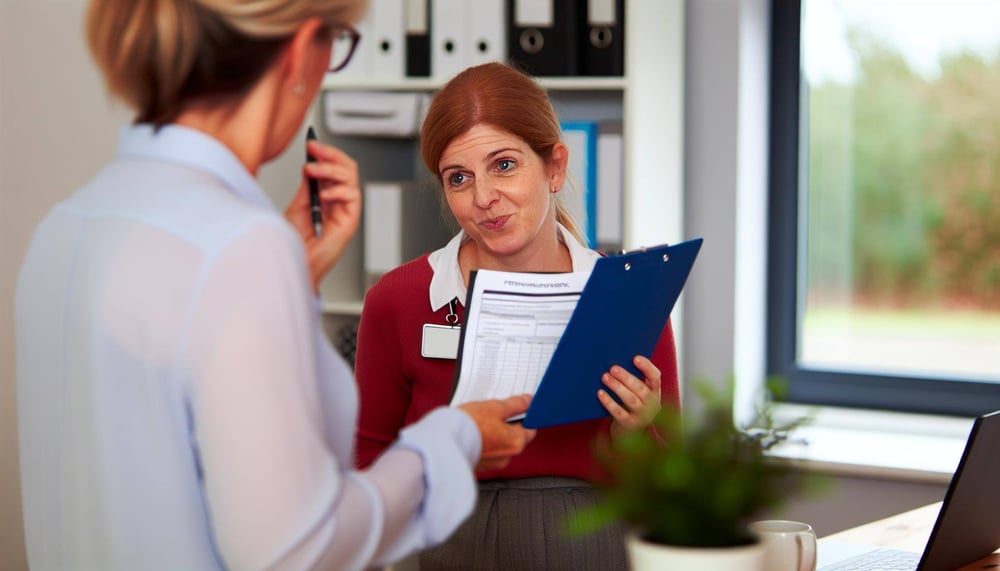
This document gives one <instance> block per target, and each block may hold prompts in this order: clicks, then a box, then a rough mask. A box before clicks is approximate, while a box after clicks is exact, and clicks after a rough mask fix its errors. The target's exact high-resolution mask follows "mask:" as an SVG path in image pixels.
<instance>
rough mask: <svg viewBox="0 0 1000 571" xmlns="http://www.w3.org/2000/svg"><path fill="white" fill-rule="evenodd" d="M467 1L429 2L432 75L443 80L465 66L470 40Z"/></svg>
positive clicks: (470, 7) (469, 6) (470, 6)
mask: <svg viewBox="0 0 1000 571" xmlns="http://www.w3.org/2000/svg"><path fill="white" fill-rule="evenodd" d="M472 7H473V6H472V5H471V3H470V2H468V1H467V0H433V2H431V75H432V76H433V77H435V78H437V79H440V80H442V81H446V80H448V79H450V78H451V77H452V76H453V75H455V74H456V73H458V72H460V71H462V70H463V69H465V67H466V62H467V61H468V60H467V58H466V55H465V52H466V50H467V49H468V47H467V42H468V37H469V35H470V34H469V29H468V25H467V23H466V22H467V21H468V20H469V19H470V17H469V16H467V14H468V13H471V12H472Z"/></svg>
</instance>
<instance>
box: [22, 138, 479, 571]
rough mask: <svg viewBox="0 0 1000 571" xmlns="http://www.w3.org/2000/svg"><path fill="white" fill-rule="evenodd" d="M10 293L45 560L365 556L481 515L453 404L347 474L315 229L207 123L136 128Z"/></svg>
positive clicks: (215, 564) (358, 561)
mask: <svg viewBox="0 0 1000 571" xmlns="http://www.w3.org/2000/svg"><path fill="white" fill-rule="evenodd" d="M15 303H16V309H15V325H16V332H17V364H16V368H17V412H18V428H19V437H20V455H21V485H22V497H23V508H24V523H25V538H26V544H27V551H28V561H29V564H30V566H31V568H32V569H35V570H37V569H157V568H160V569H219V568H225V567H231V568H239V569H244V568H246V569H258V568H277V569H299V568H306V567H310V566H312V565H315V564H317V563H324V564H329V565H332V566H333V567H335V568H337V569H362V568H364V567H366V566H367V565H369V564H372V563H373V562H374V563H376V564H381V563H384V562H388V561H392V560H394V559H397V558H399V557H402V556H404V555H406V554H407V553H410V552H412V551H414V550H416V549H420V548H423V547H426V546H428V545H430V544H434V543H437V542H440V541H442V540H443V539H445V538H446V537H447V535H448V534H450V533H451V531H452V530H454V528H455V527H456V526H457V525H458V524H459V523H461V521H462V520H463V519H464V518H465V517H466V516H467V515H468V514H469V513H470V512H471V510H472V505H473V501H474V498H475V482H474V480H473V476H472V471H471V467H472V465H473V464H474V463H475V461H476V460H477V458H478V456H479V453H480V446H481V443H480V438H479V434H478V432H477V430H476V427H475V424H474V423H473V422H472V420H471V419H470V418H469V417H468V416H467V415H465V414H464V413H462V412H460V411H458V410H454V409H439V410H437V411H434V412H432V413H431V414H430V415H428V416H427V417H425V419H424V420H423V421H422V422H420V423H418V424H416V425H414V426H413V427H411V428H409V429H407V430H406V431H404V432H403V434H402V436H401V438H400V442H398V443H397V445H396V446H394V447H393V448H392V449H390V450H389V451H388V452H387V453H386V454H385V455H383V457H382V458H381V459H380V461H379V462H377V463H376V465H375V466H373V467H372V468H371V470H369V471H368V472H364V473H358V472H354V471H353V470H352V465H353V449H352V442H353V434H354V429H355V423H356V417H357V392H356V390H355V384H354V380H353V378H352V375H351V372H350V370H349V368H348V367H347V366H346V364H345V363H344V362H343V360H342V359H340V357H339V356H337V355H336V354H335V353H334V352H333V351H332V349H331V348H330V345H329V344H328V342H327V340H326V338H325V337H324V335H323V332H322V328H321V325H320V315H319V311H318V304H317V300H316V298H315V296H314V295H313V293H312V290H311V287H310V280H309V273H308V269H307V265H306V261H305V252H304V249H303V246H302V242H301V239H300V238H299V237H298V235H297V234H296V233H295V231H294V230H293V229H292V228H291V227H290V226H289V225H288V224H287V223H286V222H285V220H284V219H283V218H282V217H281V216H280V215H279V214H278V213H277V212H276V211H275V209H274V207H273V205H272V204H271V203H270V201H269V200H268V198H267V196H266V195H265V194H264V193H263V191H262V190H261V189H260V187H259V186H258V184H257V182H256V181H255V180H254V178H253V176H252V175H251V174H250V173H249V172H248V171H247V170H246V169H245V168H244V166H243V165H242V164H241V163H240V162H239V161H238V160H237V158H236V157H235V156H234V155H233V154H232V153H231V152H230V151H229V149H227V148H226V147H225V146H223V145H222V144H220V143H219V142H218V141H216V140H215V139H213V138H211V137H209V136H207V135H205V134H203V133H200V132H197V131H194V130H191V129H186V128H182V127H177V126H167V127H164V128H162V129H160V130H159V131H157V132H154V130H153V129H152V128H151V127H150V126H148V125H139V126H131V127H127V128H125V129H123V132H122V135H121V142H120V146H119V149H118V155H117V157H116V158H115V160H114V161H113V162H112V163H111V164H110V165H108V166H107V167H106V168H104V169H103V170H102V171H101V172H100V173H99V174H98V175H97V176H96V177H95V178H94V179H93V180H92V181H90V182H89V183H88V184H86V185H85V186H84V187H83V188H81V189H79V190H78V191H77V192H76V193H75V194H74V195H72V196H71V197H70V198H69V199H68V200H66V201H65V202H63V203H61V204H59V205H57V206H56V207H55V208H53V210H52V211H51V212H50V213H49V214H48V215H47V217H46V218H45V219H44V220H43V221H42V223H41V224H40V225H39V227H38V229H37V230H36V233H35V235H34V237H33V240H32V243H31V246H30V248H29V250H28V253H27V256H26V258H25V261H24V264H23V266H22V269H21V273H20V275H19V278H18V284H17V293H16V302H15Z"/></svg>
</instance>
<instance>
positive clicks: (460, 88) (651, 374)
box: [355, 63, 679, 571]
mask: <svg viewBox="0 0 1000 571" xmlns="http://www.w3.org/2000/svg"><path fill="white" fill-rule="evenodd" d="M420 144H421V154H422V157H423V161H424V164H425V165H426V166H427V168H428V169H429V170H430V172H431V173H433V175H434V176H435V178H436V179H437V180H438V182H439V183H440V184H441V186H442V192H443V196H444V200H445V202H446V203H447V205H448V208H449V210H450V211H451V213H452V214H453V215H454V217H455V219H456V220H457V221H458V224H459V225H460V226H461V231H460V232H459V233H458V235H456V236H455V237H454V238H453V239H452V240H451V241H450V242H449V243H448V244H447V245H446V246H445V247H443V248H441V249H440V250H437V251H434V252H431V253H430V254H425V255H423V256H421V257H419V258H417V259H416V260H413V261H410V262H408V263H406V264H404V265H403V266H401V267H399V268H396V269H395V270H392V271H390V272H388V273H387V274H385V275H384V276H383V277H382V278H381V279H380V280H379V281H378V282H377V283H376V284H375V285H374V286H373V287H372V288H371V290H370V291H369V292H368V294H367V296H366V298H365V303H364V310H363V312H362V315H361V325H360V328H359V333H358V348H357V362H356V369H355V374H356V377H357V380H358V384H359V387H360V392H361V395H362V396H361V403H362V406H361V417H360V421H359V429H358V437H357V452H358V464H359V466H367V465H369V464H370V463H371V462H374V461H376V459H377V458H378V457H379V454H380V453H381V452H382V451H383V450H384V449H386V447H387V446H389V444H390V443H391V442H392V441H393V440H394V439H395V438H396V437H397V435H398V434H399V432H400V430H404V427H406V426H408V425H409V424H411V423H413V422H415V421H417V420H418V419H420V418H421V417H423V415H424V414H426V413H427V411H429V410H431V409H432V408H433V407H435V406H439V405H441V404H445V403H447V402H448V401H449V399H450V396H451V392H452V387H453V384H454V378H455V376H454V374H455V361H454V359H448V358H433V357H424V356H421V340H422V339H421V335H422V330H423V326H424V324H435V325H448V324H452V323H457V322H459V321H460V320H461V318H462V314H463V308H462V305H461V304H462V302H463V301H464V300H465V297H466V288H467V285H468V283H469V273H470V272H471V271H472V270H475V269H480V268H482V269H495V270H505V271H518V272H570V271H588V270H590V269H592V268H593V265H594V262H595V260H596V259H597V258H598V256H599V255H600V254H599V253H597V252H595V251H593V250H590V249H588V248H586V247H585V246H584V240H583V239H582V238H581V236H580V232H579V230H578V228H577V225H576V224H575V223H574V221H573V219H572V217H571V216H569V214H568V213H567V211H566V209H565V208H564V207H563V205H562V204H561V203H560V200H559V191H560V190H561V189H562V187H563V183H564V180H565V178H566V165H567V160H568V155H569V151H568V149H567V147H566V145H565V144H564V143H563V142H562V140H561V131H560V127H559V120H558V117H557V116H556V113H555V111H554V109H553V107H552V104H551V102H550V101H549V98H548V95H547V94H546V93H545V91H544V90H543V89H541V88H540V87H539V85H538V84H537V83H536V82H535V81H534V80H533V79H532V78H530V77H528V76H526V75H524V74H523V73H521V72H519V71H517V70H515V69H513V68H511V67H509V66H507V65H505V64H501V63H488V64H484V65H480V66H476V67H472V68H469V69H467V70H465V71H463V72H461V73H459V74H458V75H457V76H455V77H454V78H453V79H452V80H451V81H449V82H448V83H447V84H446V85H445V86H444V87H443V88H442V89H441V90H440V91H439V92H438V93H437V94H436V95H435V97H434V100H433V101H432V103H431V105H430V107H429V109H428V112H427V116H426V118H425V119H424V123H423V126H422V128H421V133H420ZM634 364H635V366H636V367H637V368H638V369H639V370H640V371H641V372H642V373H643V374H644V376H645V378H643V379H639V378H636V377H634V376H632V375H631V374H629V373H628V372H627V371H626V370H625V369H623V368H621V367H618V366H615V367H612V368H611V370H610V371H608V372H607V373H606V374H605V375H603V378H602V380H603V382H604V384H605V385H606V387H607V390H606V391H605V390H602V391H600V392H599V393H598V397H597V398H599V399H600V401H601V402H602V403H603V404H604V406H605V408H606V409H607V410H608V413H609V416H608V418H606V419H598V420H594V421H588V422H580V423H574V424H568V425H563V426H556V427H551V428H543V429H540V430H539V431H538V433H537V436H536V438H535V439H534V440H533V441H532V442H531V444H530V445H528V447H527V449H526V450H525V451H524V453H523V454H521V455H520V456H518V457H517V458H515V459H513V460H512V461H511V463H510V464H509V465H508V466H506V467H505V468H502V469H496V470H480V471H478V472H477V476H478V477H479V500H478V503H477V505H476V511H475V513H474V514H473V517H472V518H470V519H469V521H467V522H466V523H465V524H463V525H462V527H460V528H459V530H458V531H457V532H456V533H455V535H454V536H453V537H452V539H451V540H449V541H448V542H447V543H446V544H444V545H442V546H441V547H438V548H435V549H430V550H428V551H424V552H422V553H421V554H420V567H421V570H422V571H426V570H437V569H465V570H467V569H477V570H478V569H485V570H490V569H498V570H503V569H517V570H543V569H573V570H581V569H593V570H606V569H624V568H626V567H627V561H626V556H625V544H624V539H623V536H622V530H621V529H608V530H607V532H606V533H604V534H603V535H602V534H593V535H589V536H586V537H580V538H569V537H566V536H565V533H564V531H565V530H564V523H565V520H566V518H567V516H569V515H571V514H572V513H574V512H575V511H576V510H577V509H579V507H581V506H583V505H587V504H590V503H591V502H593V501H595V500H596V498H597V494H598V491H597V490H596V489H595V488H594V487H593V485H592V482H593V481H595V480H596V479H597V478H599V469H598V466H597V465H596V462H595V460H594V458H593V446H594V445H595V442H596V443H602V444H604V445H607V444H608V442H611V443H612V444H613V441H614V439H615V438H616V437H617V436H618V435H619V434H620V433H621V432H622V431H624V430H634V429H642V428H644V427H646V426H648V425H649V423H650V421H651V419H652V418H653V416H655V414H656V412H657V411H659V410H660V408H661V406H674V407H676V406H678V405H679V401H678V385H677V359H676V351H675V348H674V341H673V334H672V332H671V330H670V324H669V322H668V324H667V325H666V327H665V328H664V331H663V333H662V334H661V337H660V339H659V341H658V343H657V345H656V348H655V349H654V351H653V354H652V355H649V356H648V358H647V356H642V355H637V356H636V357H635V359H634ZM608 392H613V393H614V394H616V395H617V396H618V397H619V398H620V399H622V402H623V403H624V404H625V405H626V406H625V407H622V406H620V405H618V404H617V403H616V402H615V401H614V400H613V399H612V398H611V397H610V396H609V395H608Z"/></svg>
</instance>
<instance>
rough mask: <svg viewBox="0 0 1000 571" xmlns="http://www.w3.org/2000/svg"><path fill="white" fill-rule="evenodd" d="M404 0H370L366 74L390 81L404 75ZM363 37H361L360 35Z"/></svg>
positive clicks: (400, 78) (397, 79)
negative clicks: (369, 60) (368, 56)
mask: <svg viewBox="0 0 1000 571" xmlns="http://www.w3.org/2000/svg"><path fill="white" fill-rule="evenodd" d="M403 17H404V12H403V0H370V4H369V8H368V15H367V16H366V18H370V20H371V43H370V45H369V50H370V53H371V66H370V67H369V68H368V77H370V78H375V79H385V80H391V81H399V80H402V79H403V77H404V76H405V75H406V36H405V33H406V31H405V22H404V19H403ZM362 37H364V36H362Z"/></svg>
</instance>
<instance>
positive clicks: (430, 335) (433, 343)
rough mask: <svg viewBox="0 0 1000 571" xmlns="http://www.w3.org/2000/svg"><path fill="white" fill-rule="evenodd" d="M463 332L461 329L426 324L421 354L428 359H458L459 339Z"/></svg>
mask: <svg viewBox="0 0 1000 571" xmlns="http://www.w3.org/2000/svg"><path fill="white" fill-rule="evenodd" d="M461 332H462V328H461V327H452V326H450V325H434V324H433V323H425V324H424V337H423V341H422V342H421V343H420V354H421V355H422V356H424V357H427V358H428V359H456V358H458V339H459V337H460V335H461Z"/></svg>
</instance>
